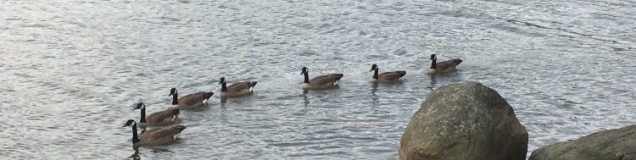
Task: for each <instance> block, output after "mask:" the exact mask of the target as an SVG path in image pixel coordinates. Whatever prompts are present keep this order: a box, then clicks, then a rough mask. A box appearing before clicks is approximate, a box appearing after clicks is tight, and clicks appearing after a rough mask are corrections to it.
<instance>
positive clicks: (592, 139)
mask: <svg viewBox="0 0 636 160" xmlns="http://www.w3.org/2000/svg"><path fill="white" fill-rule="evenodd" d="M529 160H636V125H632V126H627V127H623V128H619V129H613V130H607V131H601V132H596V133H594V134H590V135H587V136H585V137H582V138H579V139H577V140H572V141H567V142H559V143H555V144H552V145H550V146H545V147H541V148H539V149H537V150H534V151H533V152H532V155H531V156H530V159H529Z"/></svg>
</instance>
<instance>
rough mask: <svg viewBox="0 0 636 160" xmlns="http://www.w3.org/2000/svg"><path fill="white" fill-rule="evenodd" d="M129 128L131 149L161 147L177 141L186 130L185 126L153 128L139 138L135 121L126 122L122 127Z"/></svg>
mask: <svg viewBox="0 0 636 160" xmlns="http://www.w3.org/2000/svg"><path fill="white" fill-rule="evenodd" d="M127 126H129V127H131V128H132V131H133V133H132V143H133V147H135V148H138V147H139V146H155V145H163V144H166V143H170V142H173V141H175V140H177V139H179V134H180V133H181V131H183V130H184V129H186V127H185V126H182V125H178V126H173V127H163V128H155V129H152V130H149V131H146V132H145V133H144V134H142V135H141V136H138V135H137V123H136V122H135V120H132V119H130V120H128V121H126V124H124V126H122V127H127Z"/></svg>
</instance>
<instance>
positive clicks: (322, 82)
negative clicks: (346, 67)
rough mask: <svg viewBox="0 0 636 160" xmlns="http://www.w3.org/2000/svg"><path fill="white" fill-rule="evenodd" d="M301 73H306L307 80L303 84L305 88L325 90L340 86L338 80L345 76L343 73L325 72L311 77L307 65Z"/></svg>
mask: <svg viewBox="0 0 636 160" xmlns="http://www.w3.org/2000/svg"><path fill="white" fill-rule="evenodd" d="M300 74H304V76H305V81H304V82H303V84H302V86H301V87H302V88H303V89H313V90H323V89H331V88H335V87H337V86H338V82H339V81H340V79H341V78H342V77H343V76H344V74H341V73H333V74H325V75H320V76H316V77H314V78H312V79H309V71H308V69H307V67H303V69H302V71H301V73H300Z"/></svg>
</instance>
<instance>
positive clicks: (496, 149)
mask: <svg viewBox="0 0 636 160" xmlns="http://www.w3.org/2000/svg"><path fill="white" fill-rule="evenodd" d="M527 152H528V132H527V131H526V128H525V127H524V126H523V125H521V123H519V120H517V117H516V116H515V113H514V111H513V109H512V107H511V106H510V105H509V104H508V102H506V100H505V99H503V98H502V97H501V95H499V93H497V91H495V90H493V89H491V88H489V87H486V86H484V85H482V84H481V83H477V82H464V83H458V84H451V85H447V86H443V87H440V88H438V89H436V90H434V91H433V92H431V93H430V94H429V95H428V96H427V97H426V99H425V100H424V103H422V105H421V106H420V109H419V110H418V111H416V112H415V114H414V115H413V117H411V120H410V122H409V124H408V126H407V127H406V130H405V131H404V134H403V135H402V138H401V139H400V153H399V159H400V160H446V159H448V160H451V159H452V160H525V159H526V154H527Z"/></svg>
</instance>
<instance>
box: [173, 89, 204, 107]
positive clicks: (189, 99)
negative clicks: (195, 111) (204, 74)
mask: <svg viewBox="0 0 636 160" xmlns="http://www.w3.org/2000/svg"><path fill="white" fill-rule="evenodd" d="M212 95H214V92H197V93H192V94H188V95H186V96H183V97H181V98H178V97H179V91H177V89H176V88H172V89H170V94H169V96H172V106H170V108H194V107H200V106H203V105H206V104H208V100H209V99H210V97H212Z"/></svg>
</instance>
